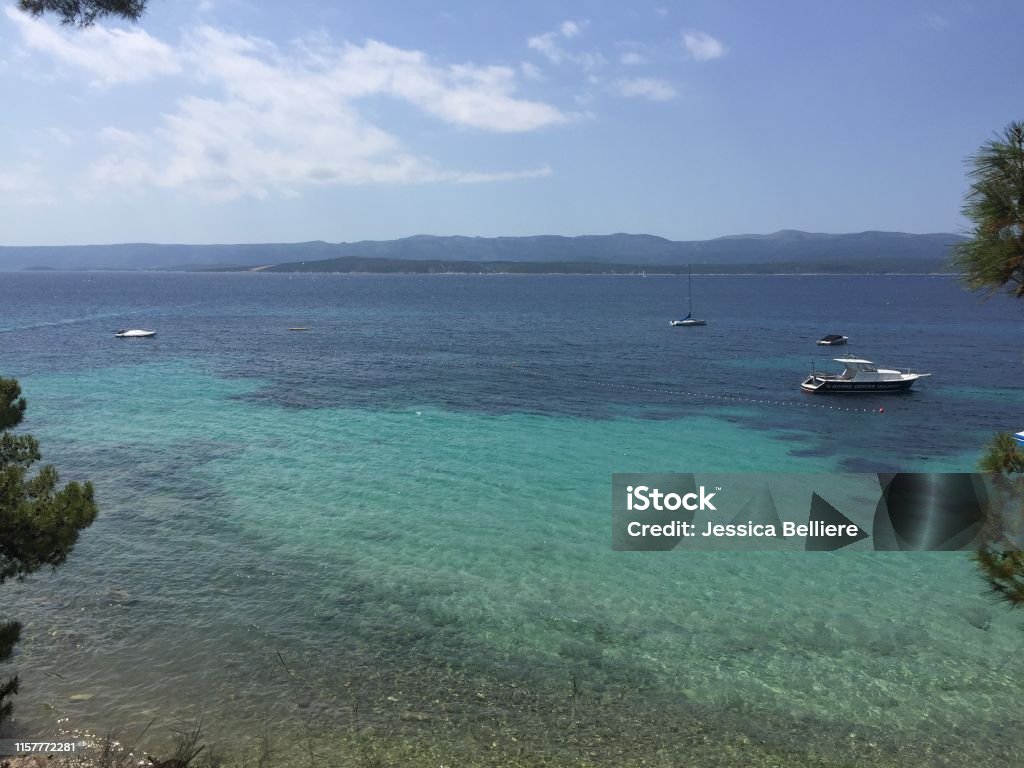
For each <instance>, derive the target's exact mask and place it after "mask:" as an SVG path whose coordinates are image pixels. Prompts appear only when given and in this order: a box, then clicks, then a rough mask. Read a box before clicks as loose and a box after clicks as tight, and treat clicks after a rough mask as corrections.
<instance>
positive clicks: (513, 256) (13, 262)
mask: <svg viewBox="0 0 1024 768" xmlns="http://www.w3.org/2000/svg"><path fill="white" fill-rule="evenodd" d="M963 239H964V238H963V237H962V236H960V235H955V234H950V233H934V234H909V233H906V232H856V233H848V234H825V233H813V232H801V231H798V230H782V231H780V232H775V233H773V234H769V235H730V236H727V237H720V238H716V239H713V240H692V241H683V240H668V239H666V238H663V237H657V236H655V235H646V234H625V233H617V234H610V235H579V236H575V237H566V236H561V235H537V236H522V237H466V236H462V235H450V236H449V235H444V236H440V235H415V236H412V237H404V238H400V239H396V240H376V241H370V240H367V241H360V242H342V243H327V242H323V241H312V242H302V243H248V244H234V245H230V244H208V245H186V244H158V243H118V244H113V245H63V246H41V245H39V246H0V270H20V269H29V268H31V269H46V270H51V269H53V270H81V269H108V270H109V269H130V270H148V269H159V270H172V271H208V270H212V271H243V270H253V271H271V272H285V271H287V272H373V273H380V272H412V273H426V272H459V273H467V274H471V273H498V272H508V273H514V274H520V273H531V272H544V273H566V274H595V273H596V274H632V273H636V272H644V271H646V272H647V273H648V274H655V273H662V274H680V273H681V272H684V271H685V270H686V268H687V265H693V271H694V272H695V273H696V274H708V273H710V272H712V271H715V272H724V273H726V274H735V273H738V272H748V273H751V274H763V273H765V272H766V271H769V272H779V273H784V274H790V273H805V272H826V273H839V274H847V273H850V272H867V273H871V274H878V273H887V272H897V273H906V272H944V271H947V269H948V267H947V265H948V263H949V261H950V257H951V256H952V250H953V248H954V246H956V244H957V243H959V242H962V241H963Z"/></svg>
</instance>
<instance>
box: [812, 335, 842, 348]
mask: <svg viewBox="0 0 1024 768" xmlns="http://www.w3.org/2000/svg"><path fill="white" fill-rule="evenodd" d="M849 340H850V337H849V336H843V335H842V334H841V333H830V334H828V336H822V337H821V338H820V339H818V343H819V344H820V345H821V346H823V347H838V346H839V345H840V344H845V343H846V342H848V341H849Z"/></svg>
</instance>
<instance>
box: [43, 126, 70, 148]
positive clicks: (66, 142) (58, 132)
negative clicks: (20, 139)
mask: <svg viewBox="0 0 1024 768" xmlns="http://www.w3.org/2000/svg"><path fill="white" fill-rule="evenodd" d="M46 133H47V134H49V136H50V138H52V139H53V140H54V141H56V142H57V143H58V144H61V145H63V146H65V147H70V146H71V145H72V144H73V143H74V141H75V140H74V139H73V138H72V136H71V134H70V133H68V132H67V131H65V130H64V129H63V128H57V127H56V126H53V127H50V128H47V129H46Z"/></svg>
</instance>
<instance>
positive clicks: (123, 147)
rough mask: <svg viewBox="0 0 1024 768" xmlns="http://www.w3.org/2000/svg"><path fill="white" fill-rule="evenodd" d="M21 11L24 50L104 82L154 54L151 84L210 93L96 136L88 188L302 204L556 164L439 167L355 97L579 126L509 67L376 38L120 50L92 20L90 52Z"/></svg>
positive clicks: (529, 172) (462, 116)
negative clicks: (331, 188)
mask: <svg viewBox="0 0 1024 768" xmlns="http://www.w3.org/2000/svg"><path fill="white" fill-rule="evenodd" d="M11 13H12V12H10V11H9V12H8V15H11ZM15 17H16V18H17V19H18V20H19V21H18V24H19V28H20V29H21V31H22V38H23V40H24V41H25V42H26V45H28V46H29V47H30V48H32V49H33V50H36V51H39V52H42V53H46V54H48V55H50V56H51V57H53V58H54V59H56V60H58V61H60V62H62V63H65V64H68V65H69V69H70V68H71V66H70V65H74V69H76V70H77V71H79V72H81V73H83V74H85V75H86V76H87V77H96V78H97V81H98V82H100V83H102V84H104V85H113V84H116V83H118V82H129V81H130V79H129V78H128V77H127V76H123V77H121V79H120V80H119V79H117V77H116V76H115V74H114V73H115V71H116V70H117V68H118V67H119V66H122V65H124V64H125V62H127V61H128V56H129V54H128V53H126V51H129V52H135V51H139V50H143V49H144V48H145V47H146V46H149V47H150V48H152V49H153V50H155V51H161V52H162V54H161V59H160V60H161V61H164V62H173V64H174V66H173V67H172V66H170V65H169V64H167V65H165V66H150V68H149V69H148V70H145V73H146V74H145V76H146V77H154V76H156V75H158V74H165V75H170V74H177V75H180V78H179V79H178V81H177V82H179V83H185V84H186V85H187V84H188V82H189V80H190V79H191V80H192V81H194V82H195V83H196V84H198V85H201V86H203V88H202V91H201V94H202V95H199V93H200V92H199V91H193V95H189V96H185V97H182V98H180V99H178V100H177V101H176V102H175V103H174V104H173V106H171V107H170V108H166V109H165V110H164V111H163V114H162V116H161V117H160V119H159V120H158V122H157V123H155V124H154V125H152V126H151V128H149V129H147V130H146V134H145V135H141V134H139V133H138V132H129V131H125V130H124V129H122V128H119V127H117V126H116V125H108V126H107V127H106V128H104V129H103V130H102V131H100V133H99V137H98V138H99V139H100V140H101V141H102V142H104V143H106V144H107V145H108V147H109V149H107V150H104V154H102V155H101V156H100V157H99V158H98V159H97V160H96V161H94V162H93V163H92V165H91V167H90V169H89V172H88V175H87V180H86V185H85V187H86V189H85V191H86V192H87V193H90V192H91V193H97V192H99V190H100V189H102V188H106V187H109V186H114V185H119V186H124V187H129V188H142V187H149V186H155V187H161V188H168V189H183V190H187V191H189V192H193V193H195V194H198V195H200V196H202V197H204V198H206V199H212V200H227V199H234V198H238V197H242V196H250V197H256V198H264V197H268V196H272V195H281V196H295V195H296V194H298V193H299V191H301V190H302V189H303V188H304V187H313V186H325V185H342V184H347V185H355V184H369V183H423V182H437V181H448V182H460V183H470V182H483V181H501V180H509V179H520V178H535V177H539V176H545V175H548V174H550V172H551V170H550V168H548V167H547V166H542V167H540V168H532V169H526V170H521V169H514V170H498V171H480V170H472V169H471V170H459V169H450V168H444V167H442V166H441V165H439V164H438V163H437V162H435V161H433V160H432V159H430V158H428V157H423V156H420V155H418V154H417V153H415V152H414V151H413V150H411V149H409V148H408V147H407V146H405V144H404V143H403V141H402V140H401V139H400V138H399V137H398V136H396V135H395V134H393V133H391V132H389V131H388V130H385V129H384V128H382V127H379V126H377V125H374V124H373V123H372V122H370V121H369V120H368V119H367V118H366V117H365V116H364V114H363V111H362V110H361V109H360V107H361V104H360V101H361V100H363V99H366V98H368V97H380V96H384V97H390V98H394V99H396V100H399V101H402V102H405V103H408V104H410V105H412V106H414V107H415V108H417V109H418V110H420V111H421V112H423V113H424V114H426V115H429V116H431V117H433V118H435V119H437V120H439V121H441V122H444V123H447V124H449V125H452V126H455V127H458V128H465V129H475V130H481V131H487V132H491V133H515V132H527V131H535V130H538V129H541V128H545V127H547V126H552V125H558V124H561V123H565V122H567V121H569V120H571V119H574V118H575V116H573V115H569V114H566V113H564V112H563V111H561V110H559V109H558V108H557V107H555V106H553V105H551V104H548V103H545V102H541V101H535V100H530V99H526V98H522V97H520V96H519V95H518V94H517V86H518V73H517V71H516V70H515V69H513V68H510V67H504V66H478V65H475V64H457V65H443V64H440V63H437V62H435V61H433V60H432V59H431V58H430V57H429V56H427V54H425V53H423V52H421V51H415V50H406V49H401V48H396V47H394V46H391V45H388V44H386V43H383V42H378V41H373V40H370V41H367V42H366V43H364V44H362V45H355V44H342V45H335V44H332V43H331V41H329V40H327V39H325V38H323V37H321V38H319V39H317V40H309V41H305V42H304V43H302V44H296V45H295V46H293V47H292V48H289V49H287V50H283V49H281V48H279V47H278V46H276V45H274V44H273V43H270V42H269V41H267V40H263V39H260V38H256V37H245V36H241V35H236V34H230V33H226V32H223V31H220V30H218V29H215V28H213V27H208V26H207V27H200V28H198V29H196V30H193V31H192V32H191V33H189V34H188V35H186V36H185V38H184V39H183V41H182V42H181V43H180V44H178V45H176V46H174V47H171V46H168V45H166V44H165V43H162V42H160V41H157V40H155V39H153V38H150V37H148V36H145V37H140V38H136V39H133V41H132V44H131V45H128V46H127V47H125V46H124V37H123V35H125V34H127V33H117V34H115V33H116V32H117V31H116V30H113V31H111V30H108V29H106V28H105V27H103V26H101V25H97V27H96V28H95V29H96V31H97V35H98V36H97V37H95V38H94V39H95V40H97V41H101V45H100V46H99V48H97V50H96V51H94V52H93V53H92V54H91V55H90V56H87V57H86V56H80V55H79V53H81V51H80V50H79V49H78V48H75V47H74V46H73V45H71V44H70V43H69V42H68V40H67V38H66V37H65V35H64V34H63V32H60V31H57V30H55V29H52V28H50V27H48V26H47V25H46V24H45V23H43V22H37V21H34V20H26V18H25V17H23V16H22V15H21V14H15V16H12V18H15ZM41 29H42V30H44V31H45V34H44V33H43V31H40V30H41ZM41 40H42V41H47V42H45V44H44V43H42V42H39V41H41ZM30 41H34V42H32V43H30ZM83 45H84V44H83ZM118 46H121V47H118ZM131 55H134V54H131ZM143 69H144V68H143ZM525 72H526V70H525V69H524V73H525ZM141 76H142V75H141V74H140V75H139V77H141ZM137 117H138V116H137V115H136V122H137Z"/></svg>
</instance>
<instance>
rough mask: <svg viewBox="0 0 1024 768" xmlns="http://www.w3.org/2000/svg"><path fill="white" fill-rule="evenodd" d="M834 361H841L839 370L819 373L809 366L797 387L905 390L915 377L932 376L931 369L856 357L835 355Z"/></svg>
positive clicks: (827, 390) (846, 390) (824, 391)
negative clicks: (898, 367) (918, 369)
mask: <svg viewBox="0 0 1024 768" xmlns="http://www.w3.org/2000/svg"><path fill="white" fill-rule="evenodd" d="M835 361H836V362H837V363H842V364H843V371H842V373H822V372H821V371H816V370H814V369H813V368H812V369H811V372H810V373H809V374H808V376H807V378H806V379H804V382H803V383H802V384H801V385H800V389H802V390H803V391H804V392H811V393H815V394H862V393H872V392H874V393H881V392H907V391H909V390H910V388H911V387H912V386H914V383H915V382H916V381H919V380H920V379H923V378H925V377H926V376H931V374H930V373H913V372H912V371H894V370H891V369H889V368H879V367H878V366H877V365H875V364H874V363H873V362H871V361H870V360H864V359H863V358H859V357H852V356H851V357H837V358H835Z"/></svg>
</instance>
